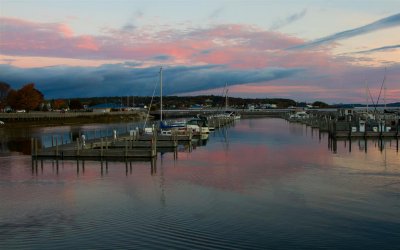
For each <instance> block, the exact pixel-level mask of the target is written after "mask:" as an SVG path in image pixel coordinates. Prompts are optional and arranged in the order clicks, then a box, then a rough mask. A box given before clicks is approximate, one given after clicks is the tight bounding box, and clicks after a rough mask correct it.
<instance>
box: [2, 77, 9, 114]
mask: <svg viewBox="0 0 400 250" xmlns="http://www.w3.org/2000/svg"><path fill="white" fill-rule="evenodd" d="M10 90H11V88H10V85H9V84H8V83H5V82H0V109H3V108H4V107H5V106H6V98H7V95H8V93H9V92H10Z"/></svg>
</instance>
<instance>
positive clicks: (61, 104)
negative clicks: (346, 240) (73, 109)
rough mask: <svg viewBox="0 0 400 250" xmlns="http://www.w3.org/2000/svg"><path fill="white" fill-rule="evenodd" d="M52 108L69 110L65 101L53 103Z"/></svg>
mask: <svg viewBox="0 0 400 250" xmlns="http://www.w3.org/2000/svg"><path fill="white" fill-rule="evenodd" d="M52 106H53V109H65V108H67V103H66V102H65V101H64V100H61V99H58V100H54V101H53V103H52Z"/></svg>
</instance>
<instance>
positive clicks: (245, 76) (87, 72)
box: [0, 64, 303, 98]
mask: <svg viewBox="0 0 400 250" xmlns="http://www.w3.org/2000/svg"><path fill="white" fill-rule="evenodd" d="M159 70H160V69H159V67H149V68H132V67H127V66H126V64H106V65H102V66H100V67H65V66H57V67H47V68H29V69H25V68H17V67H13V66H10V65H4V64H3V65H0V72H2V73H1V75H0V81H5V82H8V83H10V85H11V86H12V87H13V88H15V89H18V88H20V87H21V86H22V85H24V84H26V83H28V82H34V83H35V84H36V86H37V88H38V89H39V90H40V91H42V92H43V94H44V95H45V97H46V98H67V97H93V96H126V95H139V96H143V95H147V96H148V95H151V94H152V92H153V89H154V86H155V84H158V81H159ZM301 71H303V70H302V69H297V68H296V69H285V68H264V69H253V70H232V69H228V68H227V67H225V66H222V65H206V66H194V67H185V66H180V67H165V68H164V71H163V82H164V84H163V87H164V93H165V94H166V95H176V94H182V93H187V92H192V91H201V90H207V89H214V88H219V87H223V86H224V85H225V84H226V83H228V85H237V84H247V83H260V82H266V81H272V80H275V79H282V78H286V77H291V76H294V75H295V74H297V73H299V72H301Z"/></svg>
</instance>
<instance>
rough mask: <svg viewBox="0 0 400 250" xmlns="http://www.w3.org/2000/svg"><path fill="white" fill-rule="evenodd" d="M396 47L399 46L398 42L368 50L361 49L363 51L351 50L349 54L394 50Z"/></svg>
mask: <svg viewBox="0 0 400 250" xmlns="http://www.w3.org/2000/svg"><path fill="white" fill-rule="evenodd" d="M398 48H400V44H396V45H389V46H384V47H379V48H374V49H369V50H363V51H357V52H353V53H351V54H367V53H372V52H379V51H387V50H395V49H398Z"/></svg>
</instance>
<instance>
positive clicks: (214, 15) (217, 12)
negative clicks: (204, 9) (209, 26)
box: [208, 7, 224, 19]
mask: <svg viewBox="0 0 400 250" xmlns="http://www.w3.org/2000/svg"><path fill="white" fill-rule="evenodd" d="M223 10H224V7H219V8H217V9H215V10H214V11H213V12H212V13H211V14H210V15H209V16H208V18H209V19H216V18H218V17H219V16H220V15H221V13H222V12H223Z"/></svg>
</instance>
